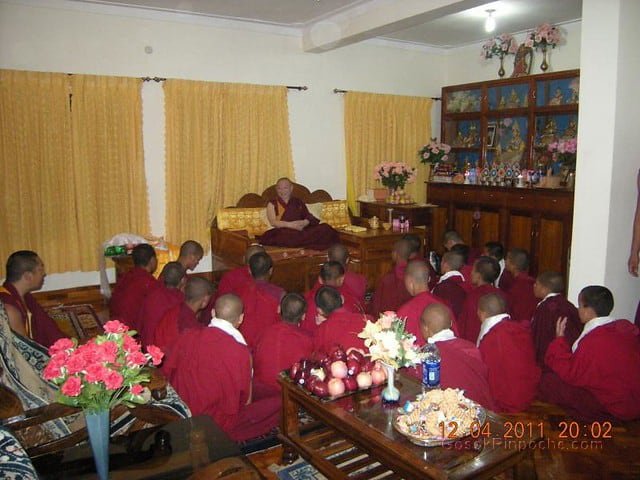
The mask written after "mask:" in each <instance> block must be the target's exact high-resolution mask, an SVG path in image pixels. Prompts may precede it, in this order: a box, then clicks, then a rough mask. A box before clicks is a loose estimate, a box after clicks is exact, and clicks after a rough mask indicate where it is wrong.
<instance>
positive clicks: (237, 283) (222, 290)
mask: <svg viewBox="0 0 640 480" xmlns="http://www.w3.org/2000/svg"><path fill="white" fill-rule="evenodd" d="M252 281H253V277H252V276H251V272H250V271H249V267H248V266H246V265H245V266H242V267H237V268H234V269H233V270H229V271H228V272H226V273H225V274H224V275H222V278H221V279H220V283H219V284H218V291H217V292H216V295H217V297H221V296H222V295H226V294H227V293H234V294H236V295H237V294H238V291H239V290H240V289H241V288H242V286H243V285H244V284H245V283H247V282H252Z"/></svg>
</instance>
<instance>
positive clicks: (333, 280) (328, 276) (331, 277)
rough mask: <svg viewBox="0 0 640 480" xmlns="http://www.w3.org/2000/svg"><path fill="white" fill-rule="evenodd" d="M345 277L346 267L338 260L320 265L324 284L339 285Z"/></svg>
mask: <svg viewBox="0 0 640 480" xmlns="http://www.w3.org/2000/svg"><path fill="white" fill-rule="evenodd" d="M342 277H344V267H343V266H342V264H341V263H338V262H325V263H323V264H322V266H321V267H320V279H321V280H322V283H323V284H324V285H329V286H333V287H339V286H340V285H338V284H339V283H340V284H341V283H342V282H341V281H340V279H341V278H342Z"/></svg>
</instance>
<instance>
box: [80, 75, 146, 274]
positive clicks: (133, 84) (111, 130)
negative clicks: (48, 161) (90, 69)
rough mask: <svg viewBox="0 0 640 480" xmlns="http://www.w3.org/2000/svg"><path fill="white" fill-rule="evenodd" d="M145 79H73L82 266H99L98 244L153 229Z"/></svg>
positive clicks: (97, 77) (84, 77) (88, 268)
mask: <svg viewBox="0 0 640 480" xmlns="http://www.w3.org/2000/svg"><path fill="white" fill-rule="evenodd" d="M141 85H142V80H140V79H137V78H123V77H104V76H93V75H74V76H72V77H71V86H72V92H73V97H72V108H71V118H72V126H73V168H72V170H71V171H72V174H73V176H74V180H75V184H76V188H77V195H78V196H77V199H78V201H77V205H76V209H77V210H76V211H77V217H78V223H79V225H80V232H79V233H80V235H79V237H80V249H79V252H78V255H79V258H78V261H79V266H80V267H81V269H83V270H95V269H96V268H97V266H98V258H97V251H98V246H99V245H101V244H102V242H104V241H105V240H108V239H109V238H111V237H112V236H114V235H116V234H118V233H122V232H132V233H137V234H146V233H148V232H149V213H148V204H147V184H146V180H145V174H144V158H143V147H142V100H141V94H140V89H141Z"/></svg>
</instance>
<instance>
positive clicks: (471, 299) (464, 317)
mask: <svg viewBox="0 0 640 480" xmlns="http://www.w3.org/2000/svg"><path fill="white" fill-rule="evenodd" d="M489 293H497V294H499V295H500V296H502V297H503V298H505V299H506V295H505V294H504V292H502V291H501V290H499V289H497V288H496V287H494V286H493V285H490V284H485V285H480V286H479V287H475V288H474V289H473V290H471V291H470V292H469V293H467V298H465V300H464V304H463V305H462V313H461V314H460V317H458V329H459V330H460V336H461V337H462V338H466V339H467V340H469V341H470V342H475V341H476V340H477V339H478V334H479V333H480V318H479V317H478V301H479V300H480V297H482V296H484V295H487V294H489Z"/></svg>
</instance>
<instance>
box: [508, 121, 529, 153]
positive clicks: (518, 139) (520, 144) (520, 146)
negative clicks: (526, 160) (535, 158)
mask: <svg viewBox="0 0 640 480" xmlns="http://www.w3.org/2000/svg"><path fill="white" fill-rule="evenodd" d="M524 147H525V144H524V141H523V140H522V134H521V132H520V124H519V123H518V121H517V120H515V121H514V122H513V127H511V140H510V141H509V145H508V146H507V151H508V152H520V153H522V152H523V151H524Z"/></svg>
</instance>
